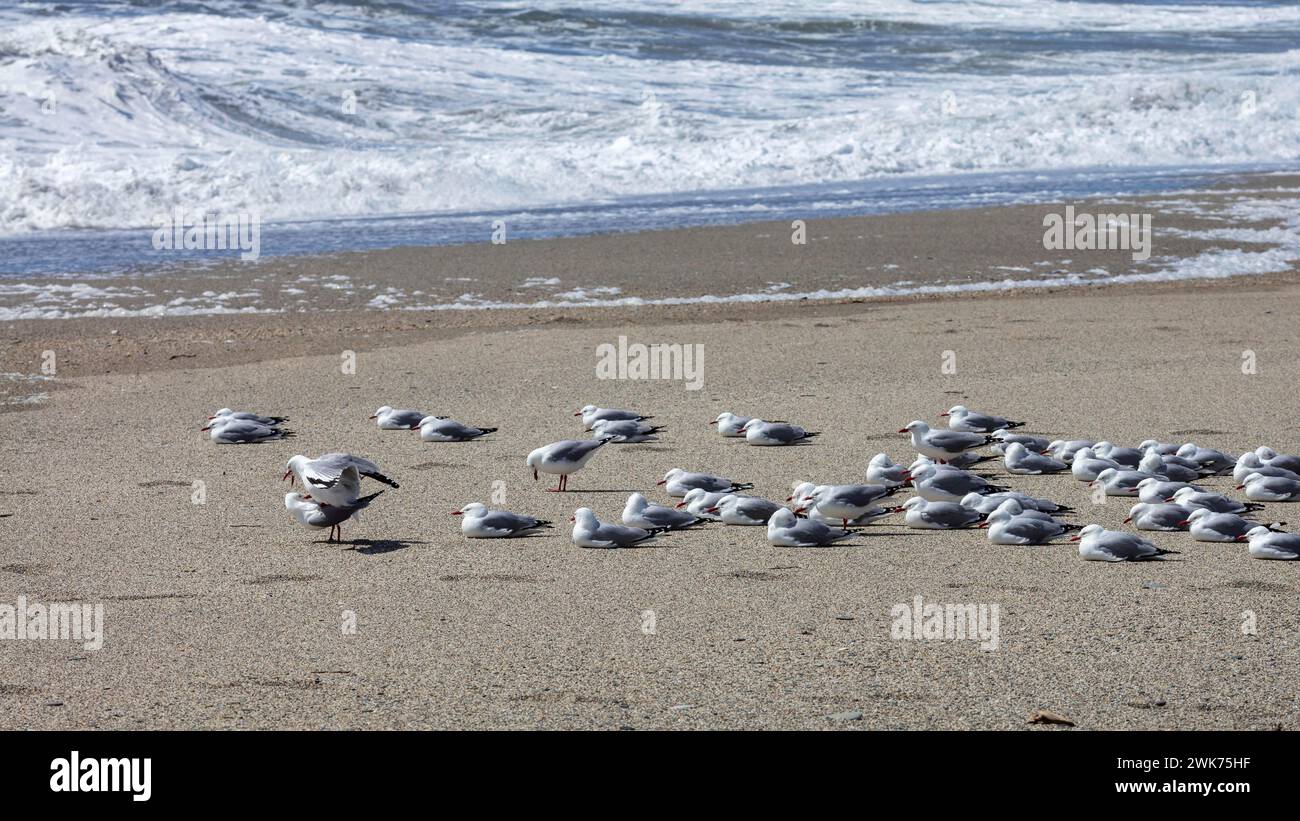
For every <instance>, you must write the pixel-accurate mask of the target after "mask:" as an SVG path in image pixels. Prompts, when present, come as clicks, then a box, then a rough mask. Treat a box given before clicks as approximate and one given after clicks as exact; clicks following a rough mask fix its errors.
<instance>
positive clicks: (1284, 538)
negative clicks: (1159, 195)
mask: <svg viewBox="0 0 1300 821" xmlns="http://www.w3.org/2000/svg"><path fill="white" fill-rule="evenodd" d="M1237 541H1239V542H1250V550H1249V553H1250V555H1251V556H1252V557H1253V558H1256V559H1283V560H1293V559H1300V533H1281V532H1279V531H1276V530H1269V529H1268V528H1267V527H1264V526H1263V525H1260V526H1259V527H1256V528H1253V529H1251V530H1250V531H1249V532H1248V533H1246V534H1245V535H1244V536H1238V537H1237Z"/></svg>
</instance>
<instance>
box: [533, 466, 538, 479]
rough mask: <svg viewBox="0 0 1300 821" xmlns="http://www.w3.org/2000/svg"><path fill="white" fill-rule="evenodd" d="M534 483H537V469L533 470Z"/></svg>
mask: <svg viewBox="0 0 1300 821" xmlns="http://www.w3.org/2000/svg"><path fill="white" fill-rule="evenodd" d="M533 481H534V482H536V481H537V468H533Z"/></svg>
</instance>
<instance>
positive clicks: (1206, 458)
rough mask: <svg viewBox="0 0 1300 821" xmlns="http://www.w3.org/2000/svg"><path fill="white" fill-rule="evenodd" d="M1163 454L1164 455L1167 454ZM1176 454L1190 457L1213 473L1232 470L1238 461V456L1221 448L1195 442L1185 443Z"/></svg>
mask: <svg viewBox="0 0 1300 821" xmlns="http://www.w3.org/2000/svg"><path fill="white" fill-rule="evenodd" d="M1161 455H1162V456H1163V455H1166V454H1161ZM1174 455H1175V456H1181V457H1182V458H1184V459H1190V460H1191V461H1193V462H1195V463H1196V464H1198V465H1200V466H1201V468H1202V469H1203V470H1205V471H1209V472H1211V473H1226V472H1228V471H1229V470H1232V467H1233V465H1234V464H1235V463H1236V461H1237V457H1236V456H1230V455H1228V454H1226V453H1224V452H1223V451H1221V450H1214V449H1213V448H1203V447H1199V446H1198V445H1197V444H1196V443H1194V442H1188V443H1187V444H1185V445H1183V446H1182V447H1181V448H1179V449H1178V450H1177V451H1176V452H1175V453H1174Z"/></svg>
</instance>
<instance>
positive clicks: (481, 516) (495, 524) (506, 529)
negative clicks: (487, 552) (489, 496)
mask: <svg viewBox="0 0 1300 821" xmlns="http://www.w3.org/2000/svg"><path fill="white" fill-rule="evenodd" d="M451 515H453V516H463V517H464V518H463V519H461V520H460V532H461V533H464V534H465V535H466V536H468V537H469V538H471V539H508V538H510V537H511V536H522V535H525V534H527V533H532V532H533V531H535V530H537V529H539V528H543V527H550V526H551V523H550V522H548V521H546V520H545V519H535V518H533V517H532V516H525V515H523V514H522V513H511V512H510V511H508V510H488V508H487V505H484V504H481V503H479V502H470V503H469V504H467V505H461V508H460V510H453V511H452V512H451Z"/></svg>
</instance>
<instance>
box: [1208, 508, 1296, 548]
mask: <svg viewBox="0 0 1300 821" xmlns="http://www.w3.org/2000/svg"><path fill="white" fill-rule="evenodd" d="M1183 524H1186V525H1190V527H1189V528H1188V530H1189V531H1190V532H1191V534H1192V538H1193V539H1195V540H1196V541H1198V542H1235V541H1237V538H1238V537H1239V536H1244V535H1246V534H1247V533H1249V532H1250V531H1251V530H1253V529H1255V528H1257V527H1259V522H1252V521H1251V520H1250V519H1243V518H1241V517H1240V516H1238V515H1237V514H1235V513H1215V512H1214V511H1212V510H1206V509H1205V508H1203V507H1198V508H1196V509H1195V510H1193V511H1192V512H1191V514H1189V515H1188V517H1187V521H1185V522H1183ZM1284 524H1286V522H1274V523H1273V524H1271V525H1268V527H1269V528H1270V529H1272V528H1273V527H1275V526H1278V527H1280V526H1281V525H1284Z"/></svg>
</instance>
